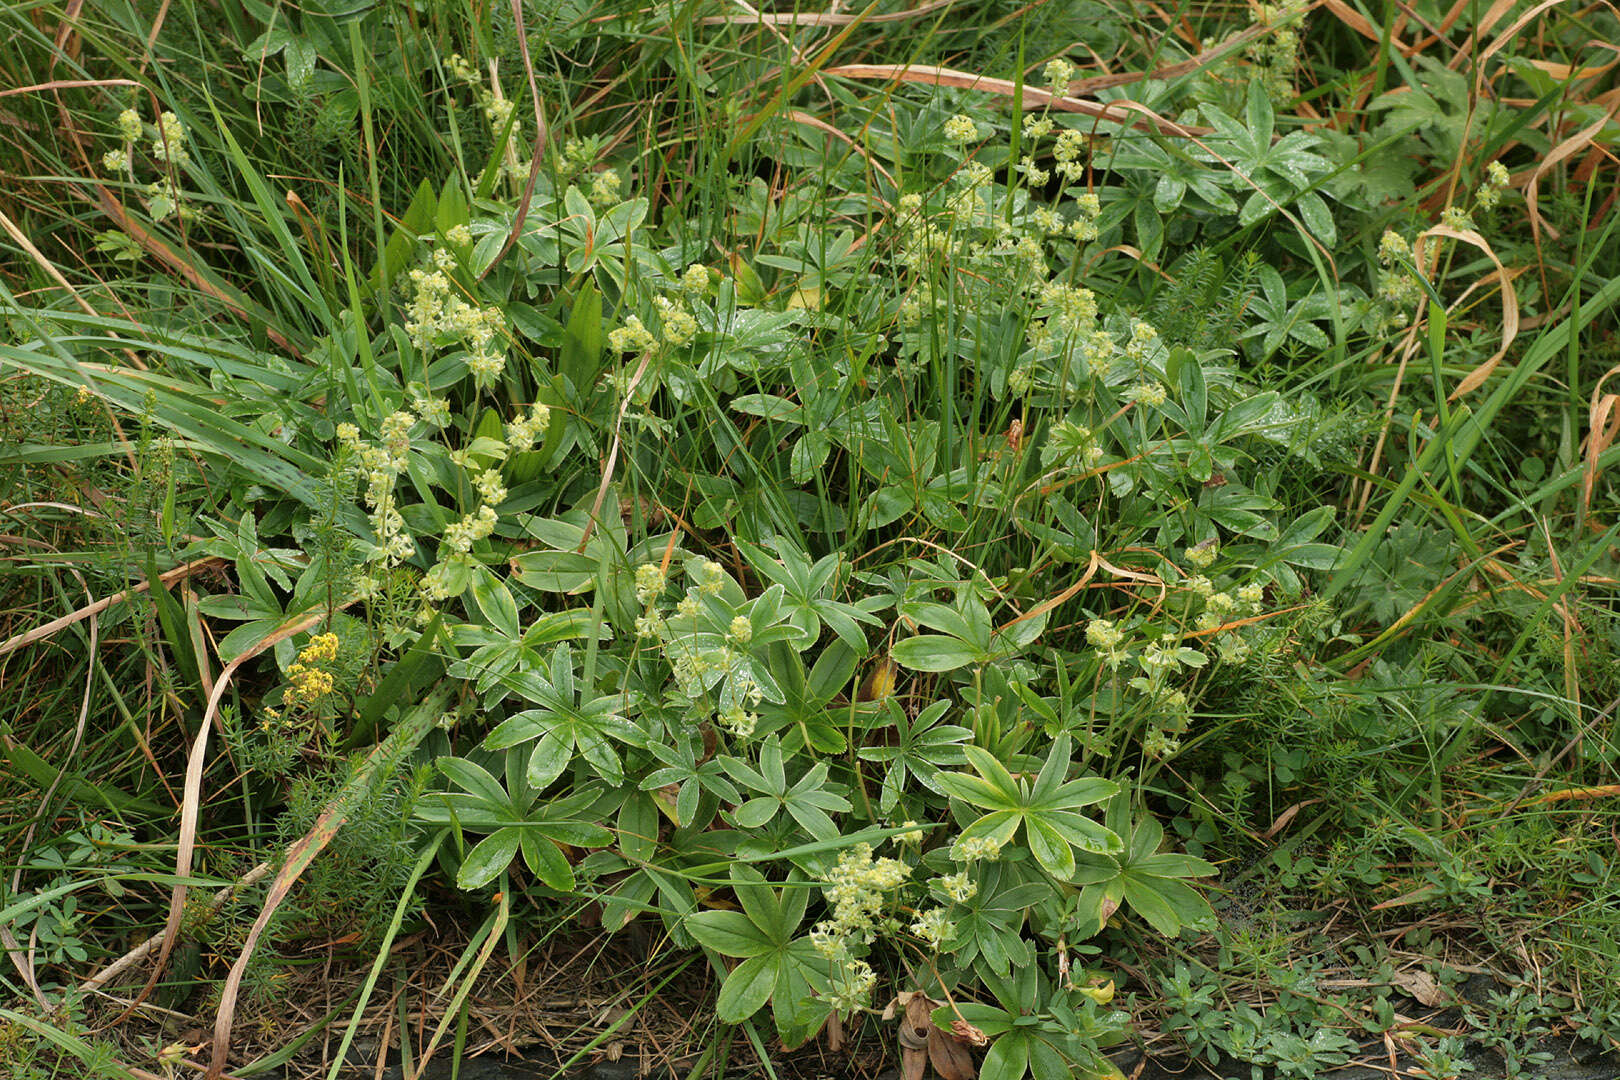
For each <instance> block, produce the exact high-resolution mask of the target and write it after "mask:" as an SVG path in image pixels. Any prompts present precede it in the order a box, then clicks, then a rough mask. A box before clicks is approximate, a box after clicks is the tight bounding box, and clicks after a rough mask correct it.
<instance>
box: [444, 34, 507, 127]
mask: <svg viewBox="0 0 1620 1080" xmlns="http://www.w3.org/2000/svg"><path fill="white" fill-rule="evenodd" d="M445 66H446V67H448V68H449V69H450V74H451V75H452V76H454V77H455V78H456V79H459V80H460V81H461V82H463V83H465V84H466V85H467V86H469V87H471V88H472V91H473V96H474V97H475V98H476V99H477V101H478V106H479V108H480V109H482V110H483V113H484V118H485V119H486V120H488V121H489V123H490V126H491V127H492V128H493V129H494V130H495V132H496V133H497V134H499V133H500V132H501V130H502V129H503V128H504V127H505V125H506V122H507V120H509V119H511V116H512V102H511V100H510V99H508V98H507V97H506V95H505V94H503V93H502V92H501V87H500V84H499V83H494V87H495V89H494V90H493V91H491V90H490V89H489V88H488V87H486V86H485V85H484V80H483V79H482V78H481V77H480V76H479V74H478V70H477V69H476V68H474V67H473V66H472V64H471V63H470V62H469V61H468V60H467V58H466V57H464V56H462V55H461V54H460V53H451V54H450V55H449V56H448V57H447V58H446V59H445ZM491 81H492V82H493V79H492V80H491ZM521 126H522V121H521V120H520V121H518V122H516V123H514V124H513V125H512V137H513V138H514V139H515V138H516V137H517V133H518V130H519V128H520V127H521ZM508 145H509V146H510V143H508Z"/></svg>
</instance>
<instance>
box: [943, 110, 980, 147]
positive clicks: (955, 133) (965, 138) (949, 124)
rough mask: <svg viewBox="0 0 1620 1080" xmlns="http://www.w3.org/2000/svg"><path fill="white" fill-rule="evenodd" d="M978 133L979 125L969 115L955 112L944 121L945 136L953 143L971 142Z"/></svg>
mask: <svg viewBox="0 0 1620 1080" xmlns="http://www.w3.org/2000/svg"><path fill="white" fill-rule="evenodd" d="M978 134H979V125H977V124H975V123H974V122H973V118H972V117H971V116H964V115H963V114H962V113H957V114H956V115H955V116H953V117H951V118H950V119H949V120H947V121H945V137H946V138H947V139H949V140H950V141H951V142H953V143H967V142H972V141H973V140H974V139H975V138H976V137H977V136H978Z"/></svg>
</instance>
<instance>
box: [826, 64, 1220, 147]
mask: <svg viewBox="0 0 1620 1080" xmlns="http://www.w3.org/2000/svg"><path fill="white" fill-rule="evenodd" d="M822 74H823V75H837V76H841V77H843V78H846V79H872V80H887V81H890V82H909V83H920V84H922V85H925V86H954V87H956V88H958V89H961V90H979V91H982V92H984V93H987V94H997V95H1000V96H1001V97H1005V98H1008V99H1012V98H1014V97H1016V96H1017V94H1018V84H1017V83H1015V82H1013V81H1012V80H1010V79H995V78H991V77H990V76H988V75H975V74H973V73H972V72H967V71H957V70H956V69H955V68H947V67H937V66H935V65H933V64H841V65H839V66H838V67H830V68H826V69H825V70H824V71H823V72H822ZM1023 92H1024V108H1025V109H1036V108H1040V107H1041V106H1043V105H1050V106H1051V107H1052V108H1054V109H1057V110H1058V111H1060V112H1072V113H1080V114H1081V115H1083V116H1090V117H1093V118H1094V119H1097V120H1106V121H1108V122H1110V123H1115V124H1124V125H1127V126H1129V127H1135V128H1142V129H1145V130H1152V131H1156V132H1158V133H1159V134H1161V135H1177V136H1180V137H1182V138H1187V137H1190V136H1194V135H1208V134H1209V133H1210V130H1211V129H1209V128H1205V127H1184V126H1182V125H1181V124H1178V123H1176V122H1174V121H1173V120H1166V119H1165V118H1164V117H1162V116H1160V115H1159V114H1158V113H1156V112H1154V111H1153V110H1152V109H1150V108H1148V107H1147V106H1146V105H1142V104H1139V103H1137V102H1134V101H1110V102H1108V103H1107V104H1106V105H1104V104H1100V103H1098V102H1095V101H1085V100H1082V99H1080V98H1075V97H1067V96H1063V95H1058V94H1053V93H1051V92H1050V91H1047V90H1042V89H1040V88H1038V87H1034V86H1028V85H1025V86H1024V88H1023ZM1132 113H1135V114H1138V118H1136V119H1133V118H1132V117H1131V116H1130V115H1128V114H1132Z"/></svg>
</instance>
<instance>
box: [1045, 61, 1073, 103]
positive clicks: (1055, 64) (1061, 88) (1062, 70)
mask: <svg viewBox="0 0 1620 1080" xmlns="http://www.w3.org/2000/svg"><path fill="white" fill-rule="evenodd" d="M1041 78H1043V79H1045V80H1046V85H1047V87H1048V89H1050V90H1051V91H1052V93H1054V94H1067V93H1068V92H1069V81H1070V80H1071V79H1073V78H1074V65H1073V64H1071V63H1069V62H1068V61H1067V60H1065V59H1063V57H1061V56H1059V57H1057V58H1056V59H1054V60H1049V61H1048V62H1047V64H1046V66H1045V67H1044V68H1042V69H1041Z"/></svg>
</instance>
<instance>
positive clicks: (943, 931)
mask: <svg viewBox="0 0 1620 1080" xmlns="http://www.w3.org/2000/svg"><path fill="white" fill-rule="evenodd" d="M911 932H912V933H913V934H916V935H917V936H918V937H920V938H922V939H923V941H925V942H927V943H928V947H929V948H930V949H933V950H935V951H938V949H939V947H940V946H941V945H943V944H944V943H945V942H947V941H949V940H950V939H951V938H953V937H955V936H956V928H955V927H953V926H952V925H951V924H950V923H949V922H947V921H946V919H945V909H944V908H942V907H936V908H929V909H928V910H927V911H923V912H919V913H918V914H917V917H916V918H915V919H913V920H912V922H911Z"/></svg>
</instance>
